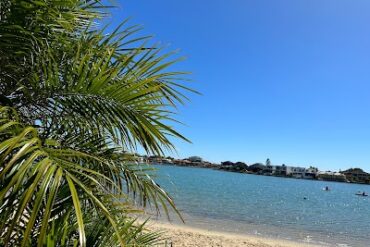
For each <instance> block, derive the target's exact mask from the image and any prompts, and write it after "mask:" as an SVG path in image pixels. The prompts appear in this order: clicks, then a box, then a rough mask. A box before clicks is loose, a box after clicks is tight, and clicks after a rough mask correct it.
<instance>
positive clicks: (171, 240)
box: [147, 221, 320, 247]
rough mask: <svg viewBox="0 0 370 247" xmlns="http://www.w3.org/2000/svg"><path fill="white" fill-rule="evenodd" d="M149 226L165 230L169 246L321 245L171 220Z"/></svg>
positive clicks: (151, 222) (316, 246)
mask: <svg viewBox="0 0 370 247" xmlns="http://www.w3.org/2000/svg"><path fill="white" fill-rule="evenodd" d="M147 228H149V229H150V230H154V231H160V232H163V242H166V243H167V246H173V247H185V246H192V247H196V246H204V247H211V246H212V247H213V246H220V247H223V246H224V247H239V246H240V247H319V246H320V245H314V244H310V243H302V242H295V241H291V240H283V239H274V238H268V237H260V236H253V235H248V234H236V233H229V232H221V231H213V230H205V229H201V228H197V227H193V226H189V225H180V224H176V223H170V222H162V221H149V222H148V223H147Z"/></svg>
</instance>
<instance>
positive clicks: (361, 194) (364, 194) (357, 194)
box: [355, 192, 369, 196]
mask: <svg viewBox="0 0 370 247" xmlns="http://www.w3.org/2000/svg"><path fill="white" fill-rule="evenodd" d="M355 195H356V196H369V195H368V194H366V193H365V192H364V193H356V194H355Z"/></svg>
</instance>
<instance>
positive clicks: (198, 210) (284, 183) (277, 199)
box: [155, 165, 370, 246]
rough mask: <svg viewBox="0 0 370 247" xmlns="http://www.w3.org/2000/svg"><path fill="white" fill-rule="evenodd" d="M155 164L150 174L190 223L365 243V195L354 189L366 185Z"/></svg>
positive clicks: (369, 208) (369, 220) (368, 204)
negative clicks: (152, 172) (326, 189)
mask: <svg viewBox="0 0 370 247" xmlns="http://www.w3.org/2000/svg"><path fill="white" fill-rule="evenodd" d="M155 167H156V168H157V171H156V172H155V180H156V181H157V182H158V183H159V184H160V185H161V186H162V187H163V188H164V189H165V190H166V191H168V192H169V193H170V194H171V196H172V197H173V198H174V200H175V202H176V205H177V207H178V208H179V209H180V211H181V212H182V214H183V216H184V218H185V221H186V224H187V225H189V226H194V227H199V228H203V229H208V230H217V231H225V232H232V233H237V234H249V235H250V234H254V235H260V236H263V237H271V238H281V239H289V240H294V241H300V242H308V243H314V244H321V245H324V246H369V243H370V236H369V235H368V234H369V233H370V198H369V197H359V196H356V195H355V193H356V192H357V191H367V192H370V186H369V185H359V184H346V183H336V182H323V181H311V180H301V179H289V178H279V177H267V176H258V175H249V174H239V173H231V172H223V171H217V170H211V169H203V168H191V167H178V166H165V165H155ZM325 186H329V187H330V189H331V190H330V191H324V190H323V188H324V187H325ZM172 219H173V220H174V221H175V222H176V221H177V222H178V219H176V217H174V216H173V217H172Z"/></svg>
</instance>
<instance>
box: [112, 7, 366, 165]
mask: <svg viewBox="0 0 370 247" xmlns="http://www.w3.org/2000/svg"><path fill="white" fill-rule="evenodd" d="M118 3H119V5H120V8H118V9H116V10H114V12H113V16H112V17H111V21H112V22H113V24H118V23H119V22H120V21H122V20H123V19H125V18H127V17H131V23H132V24H142V25H143V26H144V30H143V34H154V35H155V40H156V41H161V43H162V44H163V45H166V46H169V48H170V49H180V50H181V52H180V54H181V55H184V56H186V57H187V60H186V61H185V62H182V63H180V64H178V65H176V66H175V69H179V70H186V71H191V72H192V75H191V79H192V80H193V82H192V83H191V84H189V85H190V86H191V87H193V88H195V89H197V90H198V91H200V92H201V93H202V94H203V95H202V96H198V95H190V96H191V102H189V104H187V106H186V107H182V108H180V112H179V113H180V115H179V116H178V118H179V119H180V120H181V121H182V122H184V123H186V126H178V127H177V129H178V130H180V131H181V132H182V133H183V134H184V135H185V136H187V137H188V138H190V139H191V140H192V142H193V144H188V143H185V142H181V141H175V143H176V145H177V147H178V154H179V156H180V157H187V156H190V155H199V156H201V157H203V158H205V159H207V160H210V161H214V162H220V161H224V160H231V161H245V162H247V163H253V162H257V161H262V162H264V161H265V160H266V158H270V159H271V161H272V163H273V164H282V163H285V164H288V165H301V166H309V165H315V166H318V167H319V168H321V169H323V170H335V169H344V168H348V167H355V166H356V167H362V168H364V169H365V170H367V171H370V97H369V95H370V14H369V13H370V1H368V0H356V1H353V0H332V1H331V0H325V1H322V0H281V1H271V0H270V1H266V0H227V1H226V0H222V1H221V0H202V1H199V0H197V1H196V0H186V1H174V0H156V1H152V0H125V1H122V0H121V1H118Z"/></svg>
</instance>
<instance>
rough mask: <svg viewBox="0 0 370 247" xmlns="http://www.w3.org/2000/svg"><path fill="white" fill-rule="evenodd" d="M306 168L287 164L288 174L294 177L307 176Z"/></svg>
mask: <svg viewBox="0 0 370 247" xmlns="http://www.w3.org/2000/svg"><path fill="white" fill-rule="evenodd" d="M305 173H306V168H304V167H295V166H287V168H286V175H287V176H290V177H293V178H305Z"/></svg>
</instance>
